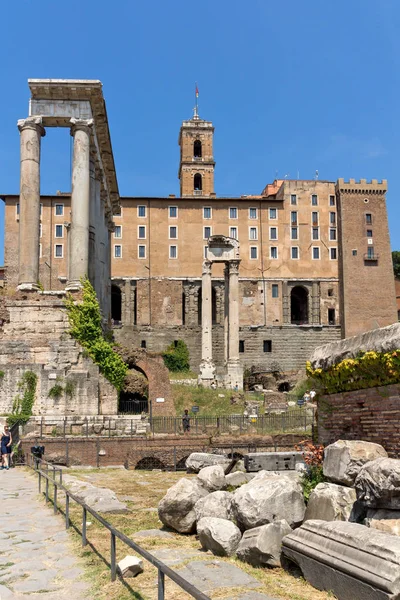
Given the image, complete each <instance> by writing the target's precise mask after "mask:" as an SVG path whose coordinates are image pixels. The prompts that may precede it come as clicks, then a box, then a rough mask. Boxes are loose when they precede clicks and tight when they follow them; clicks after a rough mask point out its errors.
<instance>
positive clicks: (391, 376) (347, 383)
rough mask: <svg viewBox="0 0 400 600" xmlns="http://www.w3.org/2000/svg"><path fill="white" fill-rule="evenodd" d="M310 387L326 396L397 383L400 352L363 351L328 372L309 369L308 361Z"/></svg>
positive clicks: (399, 377) (399, 368)
mask: <svg viewBox="0 0 400 600" xmlns="http://www.w3.org/2000/svg"><path fill="white" fill-rule="evenodd" d="M306 370H307V375H308V377H309V378H310V379H311V380H312V381H311V382H310V386H311V387H312V386H314V387H316V388H318V390H319V391H321V392H322V393H325V394H336V393H339V392H348V391H351V390H362V389H365V388H372V387H379V386H382V385H390V384H393V383H400V349H399V350H392V351H391V352H373V351H371V352H362V353H360V354H359V355H358V356H357V357H355V358H346V359H345V360H342V361H341V362H340V363H338V364H336V365H332V366H331V367H329V369H312V367H311V364H310V363H309V362H307V365H306Z"/></svg>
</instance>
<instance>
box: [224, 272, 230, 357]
mask: <svg viewBox="0 0 400 600" xmlns="http://www.w3.org/2000/svg"><path fill="white" fill-rule="evenodd" d="M224 280H225V287H224V362H225V365H227V364H228V358H229V263H226V264H225V269H224Z"/></svg>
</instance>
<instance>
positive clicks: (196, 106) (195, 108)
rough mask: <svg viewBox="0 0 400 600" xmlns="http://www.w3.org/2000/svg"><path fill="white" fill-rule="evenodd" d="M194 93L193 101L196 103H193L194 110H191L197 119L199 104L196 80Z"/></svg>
mask: <svg viewBox="0 0 400 600" xmlns="http://www.w3.org/2000/svg"><path fill="white" fill-rule="evenodd" d="M194 95H195V102H196V103H195V107H194V111H193V112H194V115H193V116H194V117H195V118H196V119H198V118H199V104H198V98H199V88H198V87H197V81H196V89H195V94H194Z"/></svg>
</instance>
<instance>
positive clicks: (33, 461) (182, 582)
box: [27, 454, 211, 600]
mask: <svg viewBox="0 0 400 600" xmlns="http://www.w3.org/2000/svg"><path fill="white" fill-rule="evenodd" d="M27 464H28V466H29V467H31V468H32V469H33V470H34V471H35V473H37V474H38V476H39V481H38V483H39V493H42V478H43V479H44V480H45V482H46V483H45V498H46V502H48V501H49V484H52V485H53V500H52V501H53V506H54V514H57V512H58V505H57V500H58V491H59V490H61V491H63V492H64V493H65V512H64V515H65V528H66V529H69V527H70V524H71V521H70V518H69V505H70V499H72V500H73V501H74V502H76V503H77V504H79V506H81V507H82V530H81V532H80V533H81V537H82V546H83V547H84V546H86V545H87V544H88V541H87V535H86V524H87V514H88V513H89V514H91V515H92V517H94V518H95V519H96V520H97V521H98V522H99V523H101V525H103V526H104V527H105V528H106V529H108V531H109V532H110V569H111V581H115V580H116V578H117V558H116V539H117V538H118V539H119V540H121V542H123V543H124V544H126V545H127V546H128V547H129V548H131V550H134V551H135V552H137V553H138V554H140V556H142V557H143V558H144V559H145V560H147V561H148V562H150V563H151V564H152V565H153V566H154V567H156V568H157V570H158V583H157V586H158V587H157V590H158V595H157V600H164V599H165V576H167V577H169V578H170V579H171V580H172V581H174V582H175V583H176V584H177V585H179V587H180V588H182V589H183V590H184V591H185V592H187V593H188V594H190V596H192V598H195V599H196V600H211V599H210V597H209V596H206V595H205V594H203V592H201V591H200V590H198V589H197V588H196V587H195V586H194V585H192V584H191V583H190V582H189V581H187V580H186V579H184V578H183V577H181V575H179V574H178V573H176V572H175V571H173V570H172V569H171V568H170V567H168V566H167V565H166V564H165V563H163V562H162V561H160V560H159V559H158V558H156V557H155V556H154V555H153V554H151V553H150V552H148V551H147V550H145V549H144V548H142V547H141V546H139V545H138V544H136V543H135V542H134V541H132V540H131V539H130V538H128V537H127V536H126V535H125V534H124V533H122V532H121V531H119V530H118V529H116V528H115V527H114V526H113V525H111V523H109V522H108V521H107V520H106V519H104V518H103V517H102V516H100V515H99V513H98V512H96V511H95V510H93V508H90V506H88V505H87V504H86V503H85V502H82V501H81V500H80V499H79V498H77V497H76V496H75V495H74V494H72V493H71V492H70V491H69V490H68V489H67V488H66V487H65V486H64V485H63V483H62V469H60V468H59V467H56V466H54V465H52V464H50V463H48V462H47V461H46V460H44V459H42V458H37V457H36V456H34V455H32V454H28V455H27ZM42 465H45V466H46V470H45V471H44V470H42V468H41V467H42ZM57 474H58V478H59V481H57ZM51 475H52V476H53V477H51Z"/></svg>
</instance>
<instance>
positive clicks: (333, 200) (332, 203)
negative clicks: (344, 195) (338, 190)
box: [329, 196, 336, 206]
mask: <svg viewBox="0 0 400 600" xmlns="http://www.w3.org/2000/svg"><path fill="white" fill-rule="evenodd" d="M335 204H336V198H335V196H329V206H335Z"/></svg>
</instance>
